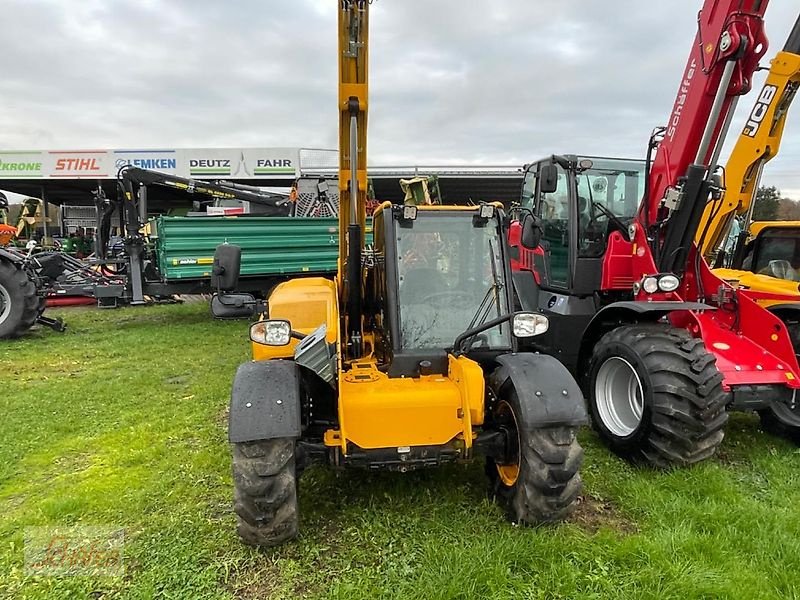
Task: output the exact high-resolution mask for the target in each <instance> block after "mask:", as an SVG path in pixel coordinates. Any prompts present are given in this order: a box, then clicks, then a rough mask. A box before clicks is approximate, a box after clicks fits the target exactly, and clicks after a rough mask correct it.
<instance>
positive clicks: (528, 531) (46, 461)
mask: <svg viewBox="0 0 800 600" xmlns="http://www.w3.org/2000/svg"><path fill="white" fill-rule="evenodd" d="M53 312H56V311H53ZM62 314H63V316H64V317H65V318H66V319H67V321H68V323H69V329H68V331H67V333H65V334H63V335H59V334H55V333H53V332H51V331H49V330H37V331H35V332H33V333H32V334H31V335H30V336H28V337H26V338H25V339H22V340H17V341H14V342H0V384H2V395H1V396H0V398H1V400H0V402H2V417H0V597H3V598H116V597H121V598H153V597H158V598H231V597H239V598H270V597H274V598H293V597H298V596H307V597H331V598H348V599H349V598H378V597H388V598H509V597H514V598H748V599H750V598H753V599H755V598H798V597H800V511H799V510H798V509H799V508H800V451H799V450H798V449H797V448H796V447H795V446H794V445H792V444H790V443H788V442H785V441H783V440H780V439H777V438H773V437H771V436H768V435H766V434H763V433H761V432H760V431H759V429H758V422H757V419H756V418H754V417H752V416H747V415H735V416H734V417H733V418H732V419H731V422H730V425H729V427H728V431H727V435H726V438H725V442H724V443H723V448H722V452H721V453H720V455H719V456H718V457H716V458H714V459H713V460H711V461H709V462H707V463H706V464H703V465H701V466H699V467H697V468H694V469H690V470H684V471H675V472H670V473H659V472H652V471H648V470H635V469H633V468H632V467H630V466H629V465H628V464H626V463H625V462H623V461H620V460H619V459H617V458H615V457H614V456H613V455H611V454H610V453H609V452H608V451H607V450H606V449H605V448H603V447H602V446H601V445H600V444H599V443H598V441H597V438H596V436H595V435H594V433H592V432H591V431H589V430H586V431H584V432H582V434H581V441H582V444H583V445H584V447H585V449H586V461H585V467H584V469H583V477H584V481H585V490H584V496H583V498H582V502H581V505H580V507H579V509H578V510H577V512H576V514H575V515H574V517H573V518H572V519H571V520H570V521H569V522H568V523H565V524H561V525H558V526H554V527H543V528H538V529H532V528H520V527H514V526H511V525H509V524H508V523H506V522H504V520H503V517H502V514H501V512H500V510H499V509H498V508H497V507H496V506H495V505H493V504H492V503H491V502H489V501H488V500H487V499H486V497H485V483H484V477H483V469H482V466H481V465H480V464H471V465H457V466H453V467H451V468H446V469H442V470H436V471H426V472H418V473H413V474H406V475H402V474H368V473H362V472H346V473H343V474H340V475H337V474H335V473H333V472H331V471H329V470H327V469H322V468H315V469H311V470H309V471H308V472H306V473H305V475H304V477H303V479H302V482H301V487H300V492H301V499H300V503H301V504H300V510H301V537H300V539H299V540H298V541H297V542H295V543H292V544H289V545H287V546H285V547H282V548H279V549H277V550H273V551H266V552H264V551H257V550H253V549H250V548H247V547H245V546H242V545H241V544H239V542H238V541H237V538H236V537H235V534H234V518H233V514H232V511H231V477H230V466H229V454H228V446H227V442H226V425H225V422H226V416H225V413H226V408H227V402H228V394H229V389H230V383H231V380H232V377H233V374H234V371H235V369H236V366H237V365H238V364H239V363H240V362H242V361H244V360H246V359H247V357H248V352H249V348H248V344H247V341H246V338H245V335H246V323H244V322H224V323H223V322H215V321H212V320H211V318H210V317H209V315H208V309H207V307H206V306H205V305H203V304H188V305H182V306H181V305H177V306H160V307H149V308H138V309H134V308H130V309H121V310H117V311H98V310H93V309H72V310H64V311H63V313H62ZM76 524H80V525H90V526H111V527H121V528H124V532H125V541H124V568H125V572H124V575H122V576H115V577H100V576H98V577H87V576H61V577H52V576H51V577H45V576H30V575H26V572H25V569H24V567H23V532H24V529H25V528H26V527H28V526H33V525H46V526H65V525H76Z"/></svg>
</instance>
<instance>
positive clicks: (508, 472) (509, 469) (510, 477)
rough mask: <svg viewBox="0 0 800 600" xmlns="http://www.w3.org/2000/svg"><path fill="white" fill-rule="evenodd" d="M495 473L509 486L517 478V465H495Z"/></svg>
mask: <svg viewBox="0 0 800 600" xmlns="http://www.w3.org/2000/svg"><path fill="white" fill-rule="evenodd" d="M497 474H498V475H499V476H500V481H502V482H503V484H504V485H507V486H508V487H511V486H513V485H514V484H515V483H517V479H519V465H518V464H517V465H497Z"/></svg>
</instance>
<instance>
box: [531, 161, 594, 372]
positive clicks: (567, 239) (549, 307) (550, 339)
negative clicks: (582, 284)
mask: <svg viewBox="0 0 800 600" xmlns="http://www.w3.org/2000/svg"><path fill="white" fill-rule="evenodd" d="M545 164H549V161H544V162H542V163H540V164H539V167H538V170H541V167H542V166H543V165H545ZM556 168H557V173H558V179H557V186H556V190H555V191H554V192H549V193H545V192H542V190H541V183H542V177H540V176H537V177H536V187H535V191H534V195H533V198H534V199H535V205H534V207H533V209H534V214H535V215H536V216H537V217H539V221H540V223H541V227H542V239H541V243H540V248H539V249H537V250H536V252H535V261H534V262H535V269H536V272H537V273H538V274H539V291H538V294H537V303H538V307H539V310H540V311H541V312H542V313H543V314H545V315H547V317H548V318H549V319H550V328H549V330H548V332H547V333H545V334H544V335H541V336H537V337H536V338H534V341H533V343H534V344H535V346H536V347H537V349H541V350H543V351H547V352H548V353H550V354H553V355H555V356H556V357H557V358H558V359H559V360H561V361H562V362H563V363H564V364H565V365H566V366H567V367H569V368H574V366H575V363H576V362H577V355H578V350H579V345H580V344H579V343H580V339H581V336H582V334H583V330H584V328H585V327H586V325H587V324H588V320H589V319H590V318H591V315H592V314H594V300H593V299H592V298H589V299H588V302H587V299H586V298H579V297H577V296H575V295H573V294H572V289H573V276H574V273H575V259H576V248H577V241H576V240H577V232H578V227H577V200H576V199H577V195H576V192H575V180H574V178H573V177H571V176H570V172H569V171H567V170H565V169H564V168H563V167H562V166H561V165H559V164H557V163H556Z"/></svg>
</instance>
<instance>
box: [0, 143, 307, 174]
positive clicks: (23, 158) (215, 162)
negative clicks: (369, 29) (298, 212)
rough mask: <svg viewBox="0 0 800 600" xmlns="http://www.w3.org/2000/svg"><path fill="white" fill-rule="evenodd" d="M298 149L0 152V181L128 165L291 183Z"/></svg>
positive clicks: (95, 171) (110, 169)
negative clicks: (287, 180)
mask: <svg viewBox="0 0 800 600" xmlns="http://www.w3.org/2000/svg"><path fill="white" fill-rule="evenodd" d="M298 156H299V149H298V148H186V149H173V148H170V149H160V150H155V149H152V150H151V149H144V150H136V149H118V150H30V151H21V150H20V151H16V150H15V151H2V150H0V179H114V178H115V177H116V176H117V172H118V171H119V169H120V168H122V167H124V166H126V165H133V166H135V167H139V168H142V169H148V170H151V171H161V172H162V173H168V174H170V175H177V176H179V177H185V178H193V179H212V180H213V179H265V178H270V179H274V178H280V179H283V178H285V179H293V178H294V177H296V176H297V175H299V171H298V166H299V160H298Z"/></svg>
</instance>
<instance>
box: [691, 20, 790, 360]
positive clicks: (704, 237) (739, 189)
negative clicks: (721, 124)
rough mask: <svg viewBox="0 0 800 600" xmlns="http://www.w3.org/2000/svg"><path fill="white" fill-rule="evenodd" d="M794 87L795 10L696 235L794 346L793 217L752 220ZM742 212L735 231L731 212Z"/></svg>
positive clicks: (721, 268) (705, 250) (718, 265)
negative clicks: (719, 193) (721, 188)
mask: <svg viewBox="0 0 800 600" xmlns="http://www.w3.org/2000/svg"><path fill="white" fill-rule="evenodd" d="M798 87H800V17H798V19H797V21H796V22H795V25H794V28H793V29H792V32H791V33H790V34H789V37H788V39H787V40H786V44H785V45H784V47H783V50H781V51H780V52H779V53H778V54H777V55H776V56H775V58H773V59H772V62H771V65H770V70H769V75H768V76H767V79H766V81H765V82H764V86H763V88H762V89H761V92H760V93H759V95H758V97H757V98H756V102H755V105H754V106H753V108H752V110H751V111H750V113H749V115H748V117H747V122H746V123H745V126H744V128H743V130H742V133H741V134H740V135H739V139H738V140H737V142H736V145H735V146H734V149H733V151H732V152H731V156H730V159H729V160H728V164H727V166H726V168H725V182H724V184H725V194H724V196H723V197H722V198H721V199H719V200H716V201H715V202H712V203H710V204H709V205H708V206H707V207H706V210H705V213H704V215H703V224H701V226H700V228H699V230H698V237H697V243H698V245H699V246H700V249H701V251H702V253H703V255H704V256H706V257H707V258H708V259H710V260H711V261H712V264H714V266H715V267H716V269H715V272H716V273H717V275H719V276H720V277H722V278H723V279H725V280H728V281H731V282H734V283H736V284H737V285H738V286H740V287H741V288H745V289H747V290H748V293H749V294H750V295H752V297H753V298H754V299H755V300H756V301H757V302H759V303H760V304H762V305H764V306H767V307H769V309H770V310H771V311H773V312H775V313H776V314H777V315H778V316H779V317H781V318H782V320H783V321H784V322H786V324H787V327H788V328H789V332H790V334H791V336H792V341H793V343H794V344H795V348H796V350H797V351H800V304H797V302H800V289H798V284H799V283H800V222H798V221H762V222H752V214H753V209H754V207H755V200H756V193H757V191H758V186H759V182H760V180H761V173H762V171H763V169H764V166H765V165H766V163H767V162H769V161H770V160H771V159H772V158H774V157H775V156H776V155H777V154H778V150H779V148H780V143H781V137H782V136H783V129H784V126H785V124H786V115H787V113H788V111H789V107H790V105H791V103H792V100H794V97H795V95H796V94H797V90H798ZM737 216H739V217H742V218H743V221H744V223H743V225H742V227H741V233H739V234H738V236H737V235H736V234H735V232H734V233H733V235H731V238H730V240H731V241H730V243H729V242H728V239H729V238H728V237H727V236H728V235H729V233H730V232H731V227H732V225H733V220H734V218H736V217H737Z"/></svg>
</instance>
